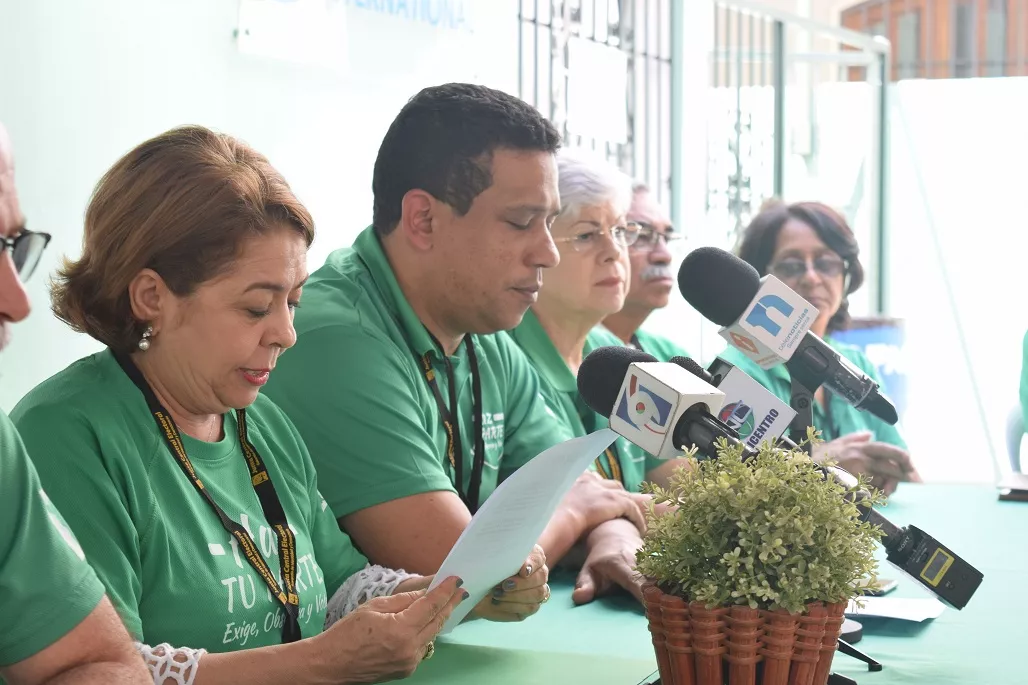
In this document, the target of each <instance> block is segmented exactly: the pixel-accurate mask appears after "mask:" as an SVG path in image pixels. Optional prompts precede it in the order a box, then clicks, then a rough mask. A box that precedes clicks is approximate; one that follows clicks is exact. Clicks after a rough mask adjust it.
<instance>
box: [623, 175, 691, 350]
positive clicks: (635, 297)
mask: <svg viewBox="0 0 1028 685" xmlns="http://www.w3.org/2000/svg"><path fill="white" fill-rule="evenodd" d="M628 220H629V221H631V222H634V223H636V224H638V225H639V227H640V230H639V237H638V238H637V239H636V241H635V243H633V244H632V245H631V246H630V247H629V248H628V256H629V259H630V261H631V263H632V282H631V284H630V286H629V290H628V295H627V297H625V304H624V306H623V307H622V308H621V311H619V312H616V313H614V314H611V315H610V316H608V317H607V318H605V319H604V320H603V325H604V326H605V327H606V328H607V329H608V330H610V331H611V332H612V333H614V335H616V336H617V337H619V338H620V339H621V340H622V341H623V342H624V343H625V344H627V345H631V346H633V347H635V348H638V349H640V350H642V351H643V352H646V353H648V354H652V355H653V356H654V357H656V358H657V359H659V360H660V361H664V362H666V361H668V360H670V359H671V358H672V357H675V356H683V357H687V356H689V353H688V352H686V351H685V349H683V348H682V347H681V346H680V345H678V344H677V343H675V342H673V341H671V340H669V339H668V338H665V337H663V336H660V335H656V334H654V333H650V332H647V331H644V330H641V326H642V325H643V322H645V321H646V318H647V317H648V316H649V315H650V314H651V313H653V311H654V310H655V309H660V308H661V307H666V306H667V303H668V297H669V296H670V294H671V290H672V288H674V285H675V275H674V273H673V272H672V270H671V252H670V250H669V249H668V248H669V246H670V245H671V243H672V242H674V241H676V240H678V239H680V238H681V237H682V236H681V235H679V234H678V233H677V232H676V231H675V227H674V226H672V225H671V219H669V218H668V216H667V213H666V212H665V211H664V209H663V208H662V207H661V206H660V205H659V204H658V203H657V200H656V198H654V197H653V194H652V193H651V192H650V189H649V187H648V186H647V185H646V184H645V183H642V182H636V183H635V184H634V185H633V186H632V206H631V208H630V209H629V210H628Z"/></svg>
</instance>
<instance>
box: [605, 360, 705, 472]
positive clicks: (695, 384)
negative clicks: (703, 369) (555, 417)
mask: <svg viewBox="0 0 1028 685" xmlns="http://www.w3.org/2000/svg"><path fill="white" fill-rule="evenodd" d="M724 399H725V394H724V393H723V392H721V391H720V390H719V389H717V388H715V387H714V386H712V385H710V384H709V383H706V382H704V381H702V380H700V379H699V378H697V377H696V376H694V375H693V374H691V373H689V372H688V371H686V370H685V369H683V368H682V367H680V366H677V365H675V364H667V363H664V362H633V363H632V364H630V365H629V367H628V370H627V372H626V373H625V377H624V381H623V382H622V384H621V390H620V391H619V393H618V396H617V400H616V401H615V403H614V407H613V411H612V412H611V416H610V428H611V429H612V430H613V431H614V432H615V433H617V434H618V435H620V436H622V437H624V438H625V439H626V440H628V441H629V442H631V443H633V444H635V445H638V446H639V447H641V448H642V449H644V450H646V451H647V452H649V453H650V454H652V455H653V456H655V457H657V458H658V459H678V458H681V457H683V456H685V452H684V451H682V450H681V449H679V448H678V447H676V446H675V444H674V430H675V426H677V424H678V420H679V419H680V418H681V417H682V415H683V414H684V413H685V412H686V410H688V409H689V408H690V407H692V406H694V405H696V404H703V405H705V406H706V411H707V412H708V413H710V414H713V415H715V416H716V415H717V413H718V411H719V410H720V409H721V406H722V404H723V403H724Z"/></svg>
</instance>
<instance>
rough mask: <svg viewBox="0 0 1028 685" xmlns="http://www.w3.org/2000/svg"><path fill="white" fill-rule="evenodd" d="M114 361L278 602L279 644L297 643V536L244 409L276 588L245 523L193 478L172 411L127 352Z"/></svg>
mask: <svg viewBox="0 0 1028 685" xmlns="http://www.w3.org/2000/svg"><path fill="white" fill-rule="evenodd" d="M115 359H117V360H118V364H119V365H120V366H121V368H122V370H123V371H124V372H125V374H126V375H127V376H128V377H129V378H130V379H131V380H132V382H133V383H135V384H136V387H137V388H139V391H140V392H141V393H143V397H144V398H145V399H146V405H147V407H149V409H150V413H151V414H153V418H154V421H155V422H156V423H157V430H158V432H159V433H160V434H161V437H162V438H164V444H165V445H167V446H168V450H169V451H170V452H171V454H172V456H174V457H175V460H176V461H177V462H178V465H179V466H180V467H182V471H183V472H184V473H185V474H186V476H187V477H188V478H189V480H190V482H192V484H193V486H194V487H195V488H196V491H197V492H199V493H200V495H201V496H202V497H203V498H204V500H206V502H207V504H209V505H210V506H211V509H213V510H214V513H215V514H217V516H218V519H219V520H220V521H221V525H222V526H224V527H225V530H227V531H228V532H229V533H230V534H231V535H232V537H234V538H235V539H236V540H237V541H238V542H239V549H241V550H242V551H243V554H244V555H245V556H246V560H247V561H248V562H250V565H251V566H253V568H254V570H255V571H257V574H258V575H259V576H260V577H261V578H263V579H264V582H265V584H267V586H268V588H270V589H271V594H272V595H274V596H275V598H276V599H278V601H279V604H281V605H282V608H283V609H284V610H285V612H286V620H285V622H284V623H283V624H282V642H283V643H286V642H296V641H297V640H299V639H301V638H302V637H303V636H302V635H301V634H300V622H299V615H300V598H299V596H298V595H297V594H296V538H294V537H293V531H291V530H290V529H289V523H288V522H287V521H286V513H285V511H284V510H283V509H282V502H281V501H280V500H279V498H278V494H277V493H276V492H275V486H274V485H273V484H272V482H271V477H270V476H269V475H268V470H267V468H265V466H264V461H263V460H262V459H261V455H260V454H258V453H257V449H256V448H255V447H254V446H253V444H252V443H251V442H250V439H249V438H248V437H247V434H246V411H245V410H243V409H237V410H236V419H237V423H238V428H239V444H240V445H241V446H242V448H243V455H244V457H245V458H246V465H247V467H248V468H249V469H250V482H251V483H253V489H254V492H256V493H257V498H258V499H259V500H260V501H261V509H263V510H264V517H265V518H266V519H267V520H268V524H269V525H270V526H271V527H272V528H273V529H274V530H275V534H276V535H277V536H278V558H279V562H280V563H281V571H282V583H283V584H284V585H285V588H284V589H283V588H281V587H280V586H279V584H278V581H277V580H276V579H275V574H273V573H272V572H271V568H269V567H268V562H266V561H265V560H264V557H263V556H261V552H260V550H259V549H258V548H257V543H256V542H254V540H253V538H252V537H250V534H249V533H248V532H246V528H243V526H241V525H240V524H238V523H236V522H235V521H233V520H232V519H231V518H229V516H228V514H226V513H225V511H224V510H223V509H222V508H221V507H219V506H218V503H217V502H215V501H214V498H213V497H211V494H210V493H209V492H208V491H207V488H206V487H205V486H204V484H203V481H201V480H200V478H199V476H197V474H196V469H194V468H193V463H192V462H191V461H189V457H188V456H187V455H186V448H185V445H183V444H182V436H181V435H180V434H179V432H178V427H176V426H175V421H174V420H173V419H172V418H171V414H169V413H168V410H167V409H165V408H164V406H163V405H162V404H161V402H160V400H158V399H157V396H156V395H154V392H153V389H151V388H150V384H149V383H147V382H146V379H145V378H143V374H142V372H140V370H139V367H137V366H136V365H135V363H134V362H133V361H132V360H131V359H129V358H128V357H126V356H122V355H120V354H116V355H115Z"/></svg>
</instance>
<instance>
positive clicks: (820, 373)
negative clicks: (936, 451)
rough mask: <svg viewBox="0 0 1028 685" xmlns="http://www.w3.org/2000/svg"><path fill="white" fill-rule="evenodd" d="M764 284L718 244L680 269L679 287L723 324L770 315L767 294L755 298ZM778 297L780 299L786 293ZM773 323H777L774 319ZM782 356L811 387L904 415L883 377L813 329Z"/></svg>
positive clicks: (885, 414) (881, 412)
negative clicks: (853, 360) (851, 359)
mask: <svg viewBox="0 0 1028 685" xmlns="http://www.w3.org/2000/svg"><path fill="white" fill-rule="evenodd" d="M761 286H762V281H761V278H760V275H759V274H758V273H757V270H756V269H754V268H753V267H752V266H750V265H749V264H747V263H746V262H744V261H743V260H741V259H739V258H738V257H736V256H735V255H733V254H731V253H730V252H726V251H724V250H721V249H718V248H716V247H700V248H697V249H695V250H693V251H692V252H690V253H689V254H688V255H687V256H686V258H685V259H684V260H683V261H682V266H681V268H680V269H679V271H678V288H679V290H681V292H682V295H683V296H684V297H685V299H686V301H688V302H689V304H690V305H692V306H693V308H694V309H696V311H698V312H699V313H700V314H701V315H703V316H704V317H705V318H707V319H709V320H710V321H713V322H714V323H716V324H718V325H720V326H723V327H731V326H734V325H736V324H737V323H739V322H740V321H742V320H744V319H747V320H754V317H756V320H758V321H759V320H763V321H769V319H768V318H767V316H766V313H764V312H765V309H766V307H764V306H762V304H761V303H762V302H763V300H761V301H760V302H755V300H756V296H757V293H758V291H760V289H761ZM783 287H784V285H783ZM771 297H772V298H773V297H774V296H771ZM775 301H777V302H781V299H780V298H776V300H775ZM773 304H774V303H772V306H773ZM751 305H752V307H751ZM783 305H784V303H783ZM758 310H759V312H758ZM770 324H771V325H773V326H777V323H775V322H770ZM729 342H730V343H732V345H733V346H735V347H739V344H738V339H737V337H736V336H729ZM740 350H741V351H744V352H745V350H742V348H740ZM777 359H779V360H780V361H781V362H784V363H785V367H786V368H787V369H788V370H789V374H790V376H791V377H792V378H793V380H795V381H797V382H799V383H800V384H801V385H803V386H804V387H806V388H808V389H810V391H811V392H813V391H814V390H816V389H817V388H819V387H821V386H824V387H826V388H828V389H829V390H831V391H832V392H833V393H835V394H836V395H838V396H839V397H841V398H842V399H844V400H845V401H846V402H848V403H849V404H851V405H853V406H854V407H856V408H857V409H861V410H864V411H867V412H870V413H871V414H874V415H875V416H877V417H878V418H880V419H882V420H883V421H885V422H886V423H889V424H895V423H896V421H897V420H899V415H898V414H897V413H896V407H895V406H893V404H892V402H891V401H890V400H889V399H888V398H887V397H886V396H885V395H883V394H882V393H881V392H880V391H879V388H878V383H876V382H875V381H874V380H873V379H871V378H869V377H868V376H867V375H866V374H865V373H864V372H863V371H861V370H860V369H858V368H857V367H856V366H854V365H853V364H852V363H850V362H849V360H847V359H846V358H844V357H842V356H840V355H839V353H838V352H836V351H835V350H833V349H832V348H831V346H829V345H828V344H827V343H826V342H825V341H823V340H822V339H821V338H819V337H818V336H816V335H814V334H813V333H811V332H809V331H807V332H806V333H805V335H804V336H803V338H802V339H801V340H800V342H799V343H798V344H797V345H796V346H795V347H794V348H793V350H792V354H791V355H790V356H788V357H785V356H778V357H777Z"/></svg>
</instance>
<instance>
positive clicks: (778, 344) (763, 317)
mask: <svg viewBox="0 0 1028 685" xmlns="http://www.w3.org/2000/svg"><path fill="white" fill-rule="evenodd" d="M817 315H818V310H817V308H816V307H815V306H814V305H812V304H810V303H809V302H807V301H806V300H805V299H803V298H802V297H800V296H799V295H797V294H796V292H795V291H794V290H792V288H790V287H789V286H787V285H785V284H784V283H782V282H781V281H780V280H778V279H777V278H775V277H774V276H765V277H764V278H762V279H760V288H758V289H757V294H756V295H755V296H754V297H753V300H752V301H751V302H750V304H749V305H748V306H747V307H746V309H744V310H743V314H742V316H741V317H739V319H738V320H737V321H735V322H734V323H732V324H730V325H728V326H725V327H724V328H722V329H721V330H720V331H718V334H719V335H720V336H721V337H722V338H724V339H725V340H727V341H728V344H729V345H731V346H732V347H735V348H736V349H738V350H739V351H740V352H742V353H743V354H745V355H746V356H747V357H749V358H750V359H752V360H753V361H754V362H756V363H757V364H759V365H760V368H762V369H770V368H771V367H773V366H777V365H778V364H782V363H784V362H786V361H788V360H789V359H790V358H791V357H792V354H793V352H794V351H795V350H796V348H797V347H798V346H799V344H800V342H801V341H802V340H803V336H804V335H806V333H807V331H809V330H810V326H811V325H812V324H813V323H814V320H815V319H817Z"/></svg>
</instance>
